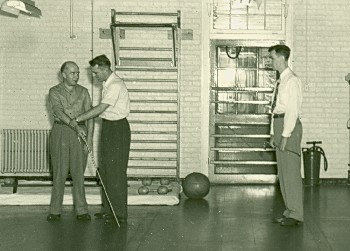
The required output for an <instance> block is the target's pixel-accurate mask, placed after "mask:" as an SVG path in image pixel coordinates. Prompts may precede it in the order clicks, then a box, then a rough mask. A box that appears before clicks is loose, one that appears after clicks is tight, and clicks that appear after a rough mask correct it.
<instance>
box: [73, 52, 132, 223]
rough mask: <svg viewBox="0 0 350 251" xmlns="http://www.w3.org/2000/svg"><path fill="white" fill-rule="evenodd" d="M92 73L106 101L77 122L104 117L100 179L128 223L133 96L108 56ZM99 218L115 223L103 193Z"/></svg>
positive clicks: (101, 58)
mask: <svg viewBox="0 0 350 251" xmlns="http://www.w3.org/2000/svg"><path fill="white" fill-rule="evenodd" d="M89 64H90V68H91V71H92V74H93V76H94V77H96V79H97V80H98V81H99V82H101V83H102V86H103V89H102V99H101V102H100V104H99V105H97V106H95V107H94V108H92V109H90V110H89V111H87V112H85V113H83V114H81V115H79V116H77V117H76V118H75V121H76V122H77V123H80V122H82V121H85V120H88V119H91V118H94V117H97V116H100V117H101V118H102V130H101V162H100V168H99V172H100V176H101V179H102V182H103V184H104V185H105V188H106V192H107V194H108V197H109V199H110V202H111V204H112V206H113V209H114V212H115V213H116V216H117V218H118V221H119V222H121V223H125V222H126V221H127V216H128V213H127V195H128V184H127V167H128V160H129V151H130V137H131V136H130V126H129V122H128V120H127V119H126V117H127V116H128V115H129V112H130V108H129V107H130V100H129V93H128V90H127V88H126V86H125V83H124V81H123V80H122V79H121V78H120V77H118V75H116V74H115V73H114V72H113V71H112V70H111V62H110V61H109V59H108V58H107V57H106V56H105V55H100V56H97V57H95V58H94V59H92V60H91V61H90V62H89ZM95 216H96V218H102V219H105V220H106V223H114V222H115V221H114V218H113V214H112V211H111V208H110V207H109V203H108V200H107V198H106V195H105V194H104V193H102V210H101V212H99V213H96V214H95Z"/></svg>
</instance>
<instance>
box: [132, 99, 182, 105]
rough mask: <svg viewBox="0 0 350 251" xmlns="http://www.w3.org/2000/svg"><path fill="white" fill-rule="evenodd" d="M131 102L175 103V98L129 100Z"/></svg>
mask: <svg viewBox="0 0 350 251" xmlns="http://www.w3.org/2000/svg"><path fill="white" fill-rule="evenodd" d="M130 102H131V103H161V104H164V103H174V104H177V100H131V101H130Z"/></svg>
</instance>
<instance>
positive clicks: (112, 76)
mask: <svg viewBox="0 0 350 251" xmlns="http://www.w3.org/2000/svg"><path fill="white" fill-rule="evenodd" d="M116 77H117V74H115V72H113V73H112V74H111V75H110V76H109V77H108V78H107V80H106V81H105V82H104V83H103V85H104V87H107V86H108V85H110V83H111V82H112V81H113V79H114V78H116Z"/></svg>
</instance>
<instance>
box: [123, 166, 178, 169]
mask: <svg viewBox="0 0 350 251" xmlns="http://www.w3.org/2000/svg"><path fill="white" fill-rule="evenodd" d="M129 168H130V169H176V168H177V167H176V166H135V165H130V166H128V169H129Z"/></svg>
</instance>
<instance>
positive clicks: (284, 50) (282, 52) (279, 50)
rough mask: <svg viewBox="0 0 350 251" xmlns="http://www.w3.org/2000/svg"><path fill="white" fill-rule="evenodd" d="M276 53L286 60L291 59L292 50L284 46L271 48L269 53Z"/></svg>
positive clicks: (277, 45) (278, 45)
mask: <svg viewBox="0 0 350 251" xmlns="http://www.w3.org/2000/svg"><path fill="white" fill-rule="evenodd" d="M271 51H275V52H276V54H279V55H282V56H283V57H284V58H285V59H286V60H288V59H289V56H290V49H289V47H288V46H287V45H284V44H276V45H274V46H271V47H270V48H269V52H271Z"/></svg>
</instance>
